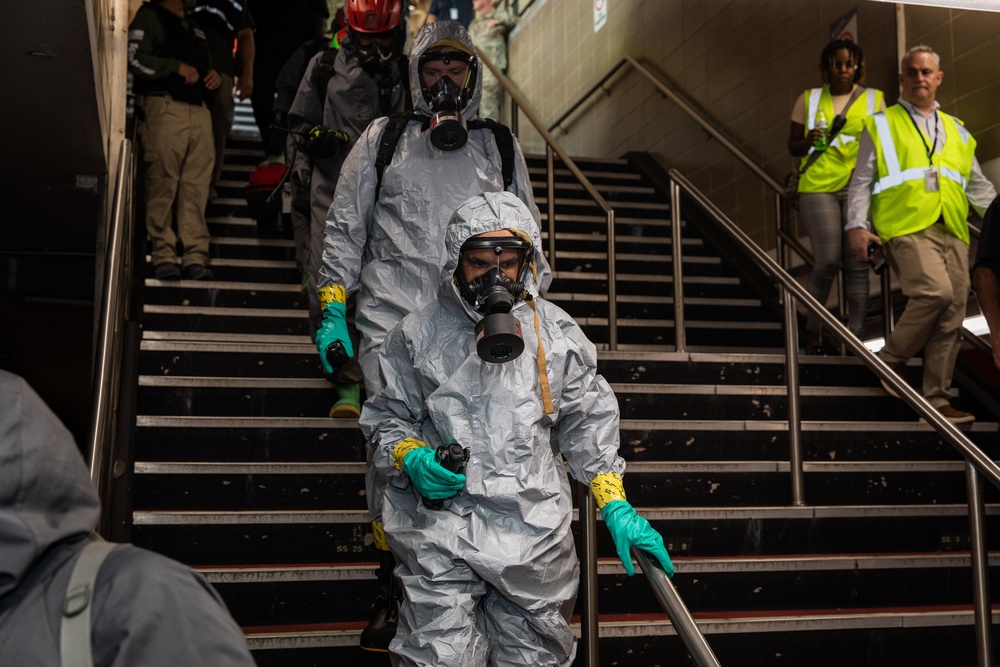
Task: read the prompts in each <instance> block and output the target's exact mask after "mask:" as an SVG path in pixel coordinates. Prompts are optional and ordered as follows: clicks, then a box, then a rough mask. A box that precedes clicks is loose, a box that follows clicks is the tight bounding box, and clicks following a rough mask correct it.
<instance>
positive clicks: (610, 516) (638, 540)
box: [601, 500, 674, 577]
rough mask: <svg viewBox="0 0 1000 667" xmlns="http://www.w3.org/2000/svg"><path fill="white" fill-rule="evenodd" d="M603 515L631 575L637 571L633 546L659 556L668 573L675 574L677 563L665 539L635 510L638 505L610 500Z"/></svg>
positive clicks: (623, 562) (620, 556) (626, 570)
mask: <svg viewBox="0 0 1000 667" xmlns="http://www.w3.org/2000/svg"><path fill="white" fill-rule="evenodd" d="M601 518H602V519H604V524H605V525H606V526H607V527H608V530H610V531H611V539H612V540H614V542H615V549H617V550H618V557H619V558H621V560H622V565H624V566H625V572H626V574H628V576H630V577H631V576H632V575H634V574H635V566H634V565H632V554H631V553H629V551H630V550H631V549H632V547H636V548H639V549H642V550H643V551H645V552H647V553H650V554H652V555H653V556H655V557H656V559H657V560H658V561H660V565H661V566H662V567H663V570H664V572H666V573H667V576H668V577H672V576H674V564H673V563H671V562H670V555H669V554H667V548H666V547H665V546H663V538H662V537H661V536H660V534H659V533H658V532H656V531H655V530H653V527H652V526H650V525H649V522H648V521H646V520H645V519H643V518H642V517H641V516H639V515H638V514H636V513H635V508H634V507H632V505H630V504H629V502H628V501H627V500H612V501H611V502H609V503H608V504H607V505H605V506H604V507H602V508H601Z"/></svg>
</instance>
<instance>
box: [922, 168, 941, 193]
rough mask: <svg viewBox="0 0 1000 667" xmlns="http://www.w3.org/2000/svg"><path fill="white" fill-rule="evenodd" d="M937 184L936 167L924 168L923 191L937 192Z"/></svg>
mask: <svg viewBox="0 0 1000 667" xmlns="http://www.w3.org/2000/svg"><path fill="white" fill-rule="evenodd" d="M938 189H939V186H938V173H937V169H926V170H924V191H925V192H937V191H938Z"/></svg>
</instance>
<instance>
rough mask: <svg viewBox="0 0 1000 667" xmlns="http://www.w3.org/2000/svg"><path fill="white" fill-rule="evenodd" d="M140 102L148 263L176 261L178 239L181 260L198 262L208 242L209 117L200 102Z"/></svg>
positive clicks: (157, 99) (160, 98)
mask: <svg viewBox="0 0 1000 667" xmlns="http://www.w3.org/2000/svg"><path fill="white" fill-rule="evenodd" d="M140 103H141V104H142V107H143V110H144V111H145V114H146V126H145V156H144V159H145V160H146V162H147V165H146V171H147V202H146V231H147V232H148V233H149V237H150V239H151V240H152V242H153V250H152V253H151V254H152V261H153V266H156V265H157V264H164V263H168V262H169V263H172V262H175V261H176V259H177V251H176V247H177V238H178V237H180V241H181V244H182V245H183V247H184V256H183V259H182V262H181V263H182V264H183V265H184V266H190V265H191V264H202V265H204V264H206V263H207V262H208V245H209V234H208V225H207V224H206V223H205V205H206V204H207V203H208V190H209V182H210V181H211V178H212V167H213V166H214V164H215V147H214V144H213V141H212V119H211V116H210V115H209V112H208V109H207V108H205V107H204V106H195V105H193V104H188V103H186V102H178V101H176V100H174V99H173V98H171V97H170V96H167V95H156V96H150V97H146V98H145V99H144V100H141V102H140ZM175 204H176V207H177V234H176V235H175V234H174V230H173V225H172V219H173V209H174V205H175Z"/></svg>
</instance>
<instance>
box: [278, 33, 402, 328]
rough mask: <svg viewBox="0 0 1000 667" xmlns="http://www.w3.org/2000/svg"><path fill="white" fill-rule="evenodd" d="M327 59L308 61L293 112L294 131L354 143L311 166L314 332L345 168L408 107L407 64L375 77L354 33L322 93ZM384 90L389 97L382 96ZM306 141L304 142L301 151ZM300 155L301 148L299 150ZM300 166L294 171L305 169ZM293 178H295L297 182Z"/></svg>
mask: <svg viewBox="0 0 1000 667" xmlns="http://www.w3.org/2000/svg"><path fill="white" fill-rule="evenodd" d="M322 57H323V56H322V54H317V55H315V56H313V58H312V59H311V60H310V61H309V65H308V67H307V68H306V73H305V75H304V76H303V77H302V80H301V82H300V83H299V89H298V91H297V92H296V93H295V100H294V101H293V102H292V106H291V109H290V111H289V118H290V123H291V126H292V129H295V130H297V131H300V132H306V131H308V130H309V129H310V128H312V127H315V126H316V125H323V126H325V127H328V128H331V129H334V130H340V131H341V132H345V133H346V134H347V136H348V137H349V138H350V141H349V143H347V144H345V145H343V146H341V147H340V148H339V149H338V150H337V152H336V154H335V155H333V156H332V157H328V158H323V159H312V160H306V161H305V162H306V164H308V163H309V162H311V163H312V174H311V177H310V178H309V179H302V178H301V177H298V178H299V180H300V181H303V182H306V181H308V182H310V183H311V185H310V191H309V202H310V203H309V205H310V212H311V223H310V239H309V247H310V263H309V266H307V267H306V273H307V275H308V280H309V283H308V294H309V315H310V320H311V321H312V323H313V328H316V327H318V326H319V323H320V321H321V320H322V312H321V308H320V305H319V300H318V299H317V298H316V292H317V285H316V272H317V270H318V269H319V266H320V264H321V262H322V260H323V236H324V230H325V228H326V216H327V213H328V212H329V210H330V204H332V203H333V195H334V192H335V190H336V188H337V179H338V178H340V171H341V167H342V166H343V165H344V160H346V159H347V156H348V154H349V153H350V152H351V148H352V147H353V146H354V143H355V142H356V140H357V139H358V137H360V136H361V135H362V133H363V132H364V131H365V128H367V127H368V124H369V123H371V122H372V120H374V119H375V118H379V117H381V116H388V115H390V114H393V113H396V112H399V111H403V110H404V109H405V108H406V104H407V91H406V90H404V89H403V76H402V74H401V72H400V70H399V68H400V67H401V66H405V63H406V58H405V57H400V58H396V59H394V60H392V61H391V62H390V63H389V65H388V67H387V69H386V71H385V72H383V73H380V74H379V75H377V76H375V77H373V76H372V75H371V74H369V73H368V72H366V71H365V70H364V69H363V68H362V67H361V62H360V60H359V59H358V54H357V49H356V48H355V46H354V42H353V38H352V35H351V34H350V33H348V34H346V35H345V36H344V38H343V39H342V40H341V41H340V47H339V49H338V50H337V55H336V57H335V59H334V62H333V76H331V77H330V78H329V83H328V84H327V86H326V90H317V89H316V86H317V85H318V84H319V82H320V79H321V77H320V73H319V70H320V65H321V58H322ZM381 90H384V91H385V92H384V95H380V91H381ZM301 143H302V140H300V141H299V144H300V146H301ZM299 150H301V147H300V149H299ZM302 166H303V165H302V164H301V161H300V160H296V163H295V167H296V168H300V169H301V168H302ZM295 177H296V176H295V174H293V178H295Z"/></svg>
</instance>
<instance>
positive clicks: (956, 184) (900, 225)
mask: <svg viewBox="0 0 1000 667" xmlns="http://www.w3.org/2000/svg"><path fill="white" fill-rule="evenodd" d="M935 113H937V115H938V119H939V120H938V122H939V123H940V127H941V129H942V130H943V131H944V137H945V139H944V148H943V150H940V151H934V154H933V156H932V157H931V158H930V159H928V157H927V147H928V146H931V145H932V143H933V141H934V138H933V137H929V136H927V133H926V132H925V131H924V130H923V129H921V130H919V132H918V130H917V126H916V124H915V123H914V122H913V118H911V117H910V112H909V111H907V110H906V108H905V107H903V106H902V105H899V104H896V105H893V106H891V107H889V108H888V109H886V110H885V111H883V112H881V113H877V114H875V115H874V116H871V117H870V118H866V119H865V128H866V129H867V130H868V133H869V134H870V135H871V138H872V141H873V142H874V143H875V152H876V155H877V157H878V172H877V180H876V181H875V184H874V186H873V187H872V205H871V219H872V222H873V223H874V225H875V231H876V232H877V233H878V235H879V238H881V239H882V241H883V242H884V241H888V240H889V239H892V238H895V237H897V236H906V235H907V234H914V233H916V232H919V231H921V230H923V229H926V228H928V227H930V226H931V225H933V224H934V223H935V222H937V221H938V219H940V218H941V217H942V216H944V222H945V226H946V227H947V228H948V231H949V232H950V233H951V234H953V235H955V236H956V237H958V238H959V239H961V240H962V241H964V242H966V243H968V242H969V223H968V215H969V200H968V198H967V197H966V194H965V191H966V189H967V188H968V186H969V178H970V176H971V175H972V162H973V160H974V159H975V155H976V140H975V139H974V138H973V137H972V135H971V134H969V131H968V130H966V129H965V127H963V126H962V121H960V120H958V119H957V118H955V117H954V116H949V115H948V114H946V113H943V112H942V111H940V110H937V111H936V112H935ZM921 137H922V139H921ZM932 167H933V169H934V170H935V171H936V172H937V182H938V189H937V191H934V192H927V189H926V186H925V182H926V174H927V172H928V170H930V169H931V168H932Z"/></svg>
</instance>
